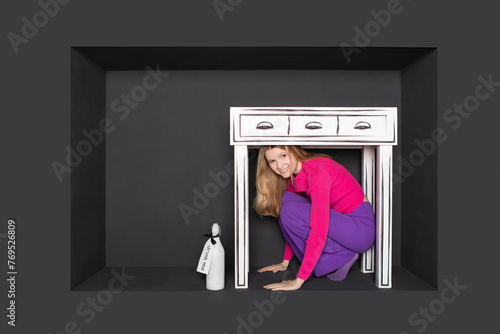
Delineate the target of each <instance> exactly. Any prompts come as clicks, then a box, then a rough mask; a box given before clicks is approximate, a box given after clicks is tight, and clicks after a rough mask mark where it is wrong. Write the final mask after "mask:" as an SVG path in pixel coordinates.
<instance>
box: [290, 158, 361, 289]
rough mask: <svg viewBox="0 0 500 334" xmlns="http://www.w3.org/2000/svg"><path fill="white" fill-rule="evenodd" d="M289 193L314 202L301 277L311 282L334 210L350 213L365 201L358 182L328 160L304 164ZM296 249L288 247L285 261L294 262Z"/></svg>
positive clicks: (340, 166) (345, 170) (314, 160)
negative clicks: (311, 275)
mask: <svg viewBox="0 0 500 334" xmlns="http://www.w3.org/2000/svg"><path fill="white" fill-rule="evenodd" d="M287 191H291V192H293V193H296V194H299V195H302V196H305V197H306V198H308V199H309V200H310V201H311V221H310V227H311V230H310V232H309V236H308V238H307V241H306V249H305V252H304V258H303V260H302V264H301V266H300V269H299V273H298V274H297V277H299V278H301V279H303V280H307V279H308V278H309V275H310V274H311V273H312V271H313V269H314V267H315V266H316V263H317V262H318V259H319V257H320V255H321V253H322V252H323V248H324V247H325V243H326V238H327V234H328V228H329V225H330V209H333V210H335V211H338V212H340V213H350V212H352V211H353V210H354V209H356V208H357V207H358V206H359V205H360V204H361V203H362V202H363V200H364V192H363V189H362V188H361V186H360V185H359V183H358V181H357V180H356V179H355V178H354V176H352V175H351V173H349V171H348V170H347V169H345V167H344V166H342V165H340V164H339V163H337V162H335V161H333V160H331V159H327V158H315V159H312V160H308V161H304V162H302V168H301V169H300V172H299V174H297V175H296V176H295V178H294V180H293V184H292V183H291V182H289V184H288V187H287ZM292 256H293V250H292V248H291V247H290V246H289V245H288V244H286V245H285V253H284V255H283V259H284V260H288V261H289V260H291V258H292Z"/></svg>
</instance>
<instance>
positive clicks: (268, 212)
mask: <svg viewBox="0 0 500 334" xmlns="http://www.w3.org/2000/svg"><path fill="white" fill-rule="evenodd" d="M276 147H277V148H280V149H283V150H285V151H286V153H287V155H288V156H290V155H293V156H294V157H295V158H296V159H297V161H300V162H304V161H307V160H311V159H315V158H328V159H332V157H330V156H329V155H326V154H318V153H310V152H307V151H304V150H303V149H302V148H301V147H300V146H279V145H278V146H261V148H260V150H259V155H258V157H257V175H256V181H255V185H256V187H257V195H256V196H255V199H254V202H253V207H254V209H255V211H257V213H258V214H259V216H260V217H262V216H272V217H276V218H279V216H280V211H281V197H283V193H284V192H285V191H286V188H287V185H288V182H291V183H292V184H293V173H292V174H291V175H290V181H288V180H287V179H285V178H283V177H282V176H280V175H277V174H276V173H275V172H274V171H273V170H272V169H271V167H270V166H269V163H268V162H267V159H266V156H265V154H266V152H267V150H270V149H273V148H276Z"/></svg>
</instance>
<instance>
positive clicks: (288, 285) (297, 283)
mask: <svg viewBox="0 0 500 334" xmlns="http://www.w3.org/2000/svg"><path fill="white" fill-rule="evenodd" d="M304 282H305V281H304V280H303V279H301V278H298V277H297V278H296V279H294V280H291V281H283V282H281V283H272V284H268V285H264V288H265V289H271V290H273V291H275V290H284V291H287V290H298V289H300V288H301V286H302V284H304Z"/></svg>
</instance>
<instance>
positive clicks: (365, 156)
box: [360, 146, 376, 273]
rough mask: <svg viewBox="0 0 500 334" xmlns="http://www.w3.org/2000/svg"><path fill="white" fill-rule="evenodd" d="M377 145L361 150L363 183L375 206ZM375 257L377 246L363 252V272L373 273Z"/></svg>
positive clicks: (361, 266)
mask: <svg viewBox="0 0 500 334" xmlns="http://www.w3.org/2000/svg"><path fill="white" fill-rule="evenodd" d="M375 162H376V156H375V146H363V148H362V151H361V168H362V172H361V185H362V187H363V191H364V192H365V195H366V197H367V198H368V200H369V201H370V203H371V204H372V207H373V208H375V205H374V203H375V202H374V200H375V170H376V168H375ZM374 259H375V246H372V248H370V249H369V250H367V251H366V252H365V253H363V254H361V263H360V268H361V272H363V273H373V272H374V271H375V270H374Z"/></svg>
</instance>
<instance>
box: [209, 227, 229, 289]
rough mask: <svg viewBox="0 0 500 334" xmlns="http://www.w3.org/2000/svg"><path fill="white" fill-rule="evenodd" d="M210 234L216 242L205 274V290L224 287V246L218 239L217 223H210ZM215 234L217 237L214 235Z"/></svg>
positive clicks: (218, 229) (218, 228) (219, 229)
mask: <svg viewBox="0 0 500 334" xmlns="http://www.w3.org/2000/svg"><path fill="white" fill-rule="evenodd" d="M211 230H212V236H213V237H214V240H215V242H216V244H215V245H214V251H213V255H212V261H211V263H210V269H209V270H208V274H207V290H214V291H216V290H222V289H224V283H225V282H224V281H225V280H224V266H225V264H224V247H223V246H222V243H221V241H220V237H219V236H220V232H221V228H220V226H219V224H217V223H215V224H213V225H212V229H211ZM216 235H217V237H215V236H216Z"/></svg>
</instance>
